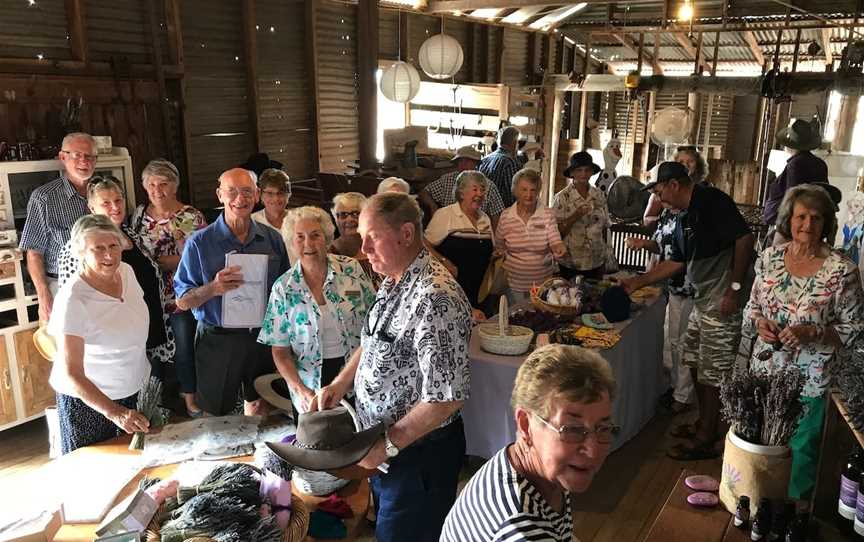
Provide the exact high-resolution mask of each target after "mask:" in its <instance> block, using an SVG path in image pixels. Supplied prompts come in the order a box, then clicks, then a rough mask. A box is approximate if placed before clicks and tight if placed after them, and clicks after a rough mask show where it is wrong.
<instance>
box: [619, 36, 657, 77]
mask: <svg viewBox="0 0 864 542" xmlns="http://www.w3.org/2000/svg"><path fill="white" fill-rule="evenodd" d="M611 35H612V37H613V38H615V39H616V40H618V42H619V43H621V45H623V46H624V47H625V48H627V50H629V51H630V52H631V53H633V54H635V55H640V53H641V55H640V56H641V58H643V59H644V60H645V61H646V62H647V63H648V64H650V65H651V67H652V68H653V70H654V74H655V75H660V74H662V73H663V69H662V68H660V64H659V63H658V62H657V60H656V59H655V58H654V57H653V56H652V55H651V53H649V52H648V51H644V50H643V51H640V50H639V45H638V44H636V43H634V42H633V40H632V39H631V38H630V37H629V36H626V35H624V34H619V33H617V32H614V33H612V34H611Z"/></svg>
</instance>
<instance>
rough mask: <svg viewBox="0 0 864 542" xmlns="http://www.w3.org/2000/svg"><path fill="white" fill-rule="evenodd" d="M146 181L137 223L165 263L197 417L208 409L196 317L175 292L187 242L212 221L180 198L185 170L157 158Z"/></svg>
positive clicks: (178, 366)
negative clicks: (199, 392)
mask: <svg viewBox="0 0 864 542" xmlns="http://www.w3.org/2000/svg"><path fill="white" fill-rule="evenodd" d="M141 182H142V184H143V186H144V190H145V191H146V192H147V196H148V198H149V200H150V203H149V204H144V203H142V204H141V205H139V206H138V207H137V208H136V209H135V211H134V212H133V213H132V219H131V221H130V222H131V227H132V230H133V231H135V233H137V234H138V237H139V239H140V240H141V243H142V246H143V247H144V248H145V249H146V251H147V252H149V253H150V254H151V255H152V257H153V258H154V259H155V260H156V262H157V263H158V264H159V268H160V269H161V271H162V273H161V274H162V280H163V282H164V291H163V296H164V298H165V312H166V313H167V314H168V317H169V324H170V326H171V330H172V331H173V332H174V337H175V340H176V345H177V351H176V353H175V355H174V361H175V365H174V368H175V370H176V372H177V382H178V384H179V386H180V390H179V391H180V395H181V396H182V397H183V401H184V402H185V404H186V412H187V414H189V415H190V416H192V417H197V416H201V415H202V414H201V413H202V411H201V409H200V408H198V405H197V403H196V402H195V392H196V389H197V378H196V375H195V328H196V322H195V317H194V316H193V315H192V311H183V310H180V309H179V308H178V307H177V304H176V296H175V294H174V272H175V271H176V270H177V266H178V265H179V264H180V255H181V254H182V253H183V244H184V243H185V242H186V239H188V238H189V236H191V235H192V234H193V233H194V232H196V231H198V230H200V229H201V228H203V227H205V226H206V225H207V221H206V220H205V219H204V215H203V214H202V213H201V212H200V211H199V210H198V209H195V208H194V207H192V206H191V205H186V204H184V203H182V202H180V201H179V200H178V199H177V190H178V189H179V187H180V172H179V171H178V169H177V166H175V165H174V164H172V163H171V162H169V161H168V160H165V159H163V158H157V159H155V160H151V161H150V162H149V163H148V164H147V165H146V166H145V167H144V170H143V171H142V172H141Z"/></svg>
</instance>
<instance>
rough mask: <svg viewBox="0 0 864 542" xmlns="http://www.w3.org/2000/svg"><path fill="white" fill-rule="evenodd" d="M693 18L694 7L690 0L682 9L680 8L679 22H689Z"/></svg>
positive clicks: (685, 1)
mask: <svg viewBox="0 0 864 542" xmlns="http://www.w3.org/2000/svg"><path fill="white" fill-rule="evenodd" d="M692 18H693V5H692V4H691V3H690V0H684V3H683V4H681V7H680V8H678V20H679V21H689V20H691V19H692Z"/></svg>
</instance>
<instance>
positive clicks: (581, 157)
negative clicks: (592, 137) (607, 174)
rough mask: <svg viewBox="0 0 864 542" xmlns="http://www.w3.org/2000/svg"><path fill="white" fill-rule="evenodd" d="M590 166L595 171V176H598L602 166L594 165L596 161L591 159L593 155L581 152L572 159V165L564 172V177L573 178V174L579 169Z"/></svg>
mask: <svg viewBox="0 0 864 542" xmlns="http://www.w3.org/2000/svg"><path fill="white" fill-rule="evenodd" d="M583 166H590V167H591V169H592V170H593V171H594V173H592V175H593V174H596V173H598V172H599V171H600V166H598V165H597V164H595V163H594V159H593V158H591V155H590V154H588V153H587V152H586V151H579V152H577V153H575V154H574V155H573V156H571V157H570V165H569V166H567V169H565V170H564V174H563V175H564V176H565V177H567V178H572V175H571V172H572V171H573V170H574V169H576V168H577V167H583Z"/></svg>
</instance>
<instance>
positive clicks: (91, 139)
mask: <svg viewBox="0 0 864 542" xmlns="http://www.w3.org/2000/svg"><path fill="white" fill-rule="evenodd" d="M76 139H85V140H87V142H88V143H90V146H91V147H92V148H93V152H94V153H96V154H99V147H98V146H97V145H96V139H95V138H94V137H93V136H92V135H90V134H87V133H84V132H72V133H71V134H66V137H64V138H63V142H62V143H60V149H61V150H65V148H66V145H68V144H69V143H72V142H73V141H75V140H76Z"/></svg>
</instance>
